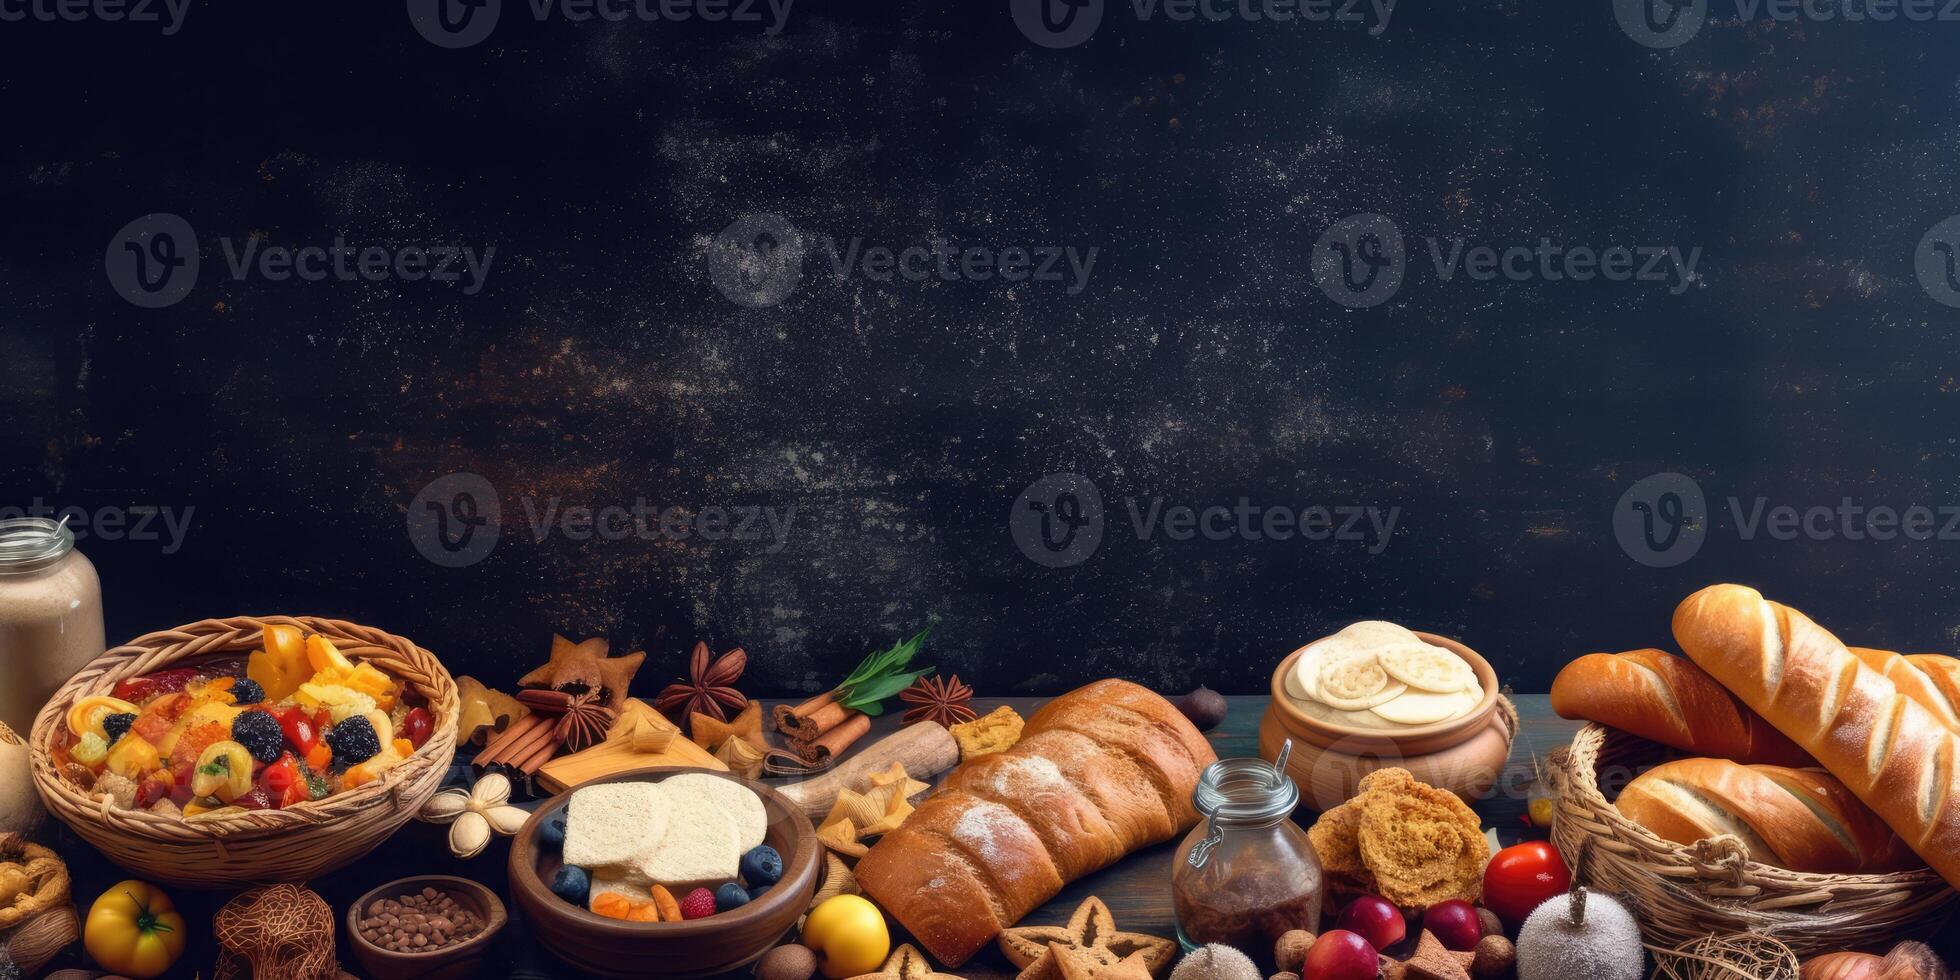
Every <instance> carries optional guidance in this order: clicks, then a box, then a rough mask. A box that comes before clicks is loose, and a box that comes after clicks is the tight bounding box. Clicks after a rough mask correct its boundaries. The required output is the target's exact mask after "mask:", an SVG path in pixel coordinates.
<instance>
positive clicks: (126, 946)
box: [82, 880, 185, 977]
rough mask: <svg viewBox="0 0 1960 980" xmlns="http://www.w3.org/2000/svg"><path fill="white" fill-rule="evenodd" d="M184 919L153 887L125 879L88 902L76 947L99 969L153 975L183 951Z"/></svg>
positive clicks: (166, 966)
mask: <svg viewBox="0 0 1960 980" xmlns="http://www.w3.org/2000/svg"><path fill="white" fill-rule="evenodd" d="M184 938H185V937H184V917H183V916H181V915H178V914H177V907H176V906H175V905H172V904H171V903H170V896H168V895H165V894H164V893H163V891H162V890H161V889H158V888H157V887H156V886H154V885H151V884H148V883H147V882H141V881H134V880H131V881H125V882H122V883H120V884H117V885H115V886H113V887H111V888H110V889H109V890H108V891H106V892H103V893H102V895H101V897H100V898H97V899H96V900H95V904H94V905H91V906H89V910H88V925H86V926H84V927H83V929H82V945H83V946H85V947H87V948H88V955H89V956H91V957H93V958H94V959H95V962H96V963H98V964H100V965H101V966H102V967H104V968H105V969H108V970H109V971H111V972H113V973H122V974H126V975H128V976H132V977H154V976H157V975H158V974H161V973H162V972H163V971H165V970H168V969H170V964H172V963H175V962H177V957H179V956H182V955H183V953H184Z"/></svg>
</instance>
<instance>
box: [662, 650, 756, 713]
mask: <svg viewBox="0 0 1960 980" xmlns="http://www.w3.org/2000/svg"><path fill="white" fill-rule="evenodd" d="M748 665H749V655H748V654H747V653H746V652H744V651H743V650H742V648H741V647H736V648H735V649H733V650H730V651H728V652H727V653H724V654H722V655H721V656H719V657H715V658H713V660H712V661H711V660H710V659H709V656H708V645H707V644H706V643H696V644H695V645H694V653H693V654H692V655H691V656H689V657H688V663H687V673H688V676H687V679H686V680H683V681H677V682H675V683H673V684H669V685H667V686H666V687H665V688H664V689H662V690H661V692H660V697H659V698H658V699H656V700H655V701H654V707H656V708H659V709H660V712H661V713H662V714H664V715H666V716H667V717H669V718H672V719H674V721H675V723H676V724H683V723H685V722H686V721H687V718H688V715H690V714H693V713H694V712H700V713H701V714H704V715H707V716H709V717H711V718H715V719H717V720H720V721H727V720H728V713H729V712H731V711H740V710H742V706H743V705H746V704H748V703H749V699H748V697H747V696H745V695H743V694H742V692H740V691H737V690H736V689H735V682H736V681H738V680H740V679H741V678H742V671H743V670H744V669H746V668H747V667H748Z"/></svg>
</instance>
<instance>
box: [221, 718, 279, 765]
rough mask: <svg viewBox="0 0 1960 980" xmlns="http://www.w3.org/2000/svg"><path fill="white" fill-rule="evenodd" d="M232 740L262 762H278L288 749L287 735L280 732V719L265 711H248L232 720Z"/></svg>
mask: <svg viewBox="0 0 1960 980" xmlns="http://www.w3.org/2000/svg"><path fill="white" fill-rule="evenodd" d="M231 740H232V741H234V742H237V743H238V744H240V745H243V746H245V751H247V752H250V753H252V758H254V759H257V760H259V761H260V762H277V761H279V753H281V752H283V751H285V749H286V733H285V732H283V731H280V730H279V719H277V718H274V717H272V715H271V714H269V713H267V712H264V711H247V712H244V713H242V714H240V715H239V716H238V717H236V718H233V719H232V720H231Z"/></svg>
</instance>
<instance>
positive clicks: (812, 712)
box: [772, 690, 851, 742]
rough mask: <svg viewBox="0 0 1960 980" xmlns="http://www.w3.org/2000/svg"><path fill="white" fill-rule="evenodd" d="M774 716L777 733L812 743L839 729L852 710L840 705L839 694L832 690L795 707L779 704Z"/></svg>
mask: <svg viewBox="0 0 1960 980" xmlns="http://www.w3.org/2000/svg"><path fill="white" fill-rule="evenodd" d="M772 714H774V715H775V717H776V730H777V731H779V732H782V733H783V734H784V735H786V736H788V737H790V738H792V739H801V740H803V741H805V742H810V741H815V740H816V739H817V737H818V736H821V735H822V734H823V733H824V732H827V731H829V730H831V729H832V728H835V727H837V725H838V724H839V723H841V722H843V721H844V719H845V718H847V717H849V716H850V714H851V709H849V708H846V707H844V706H843V705H841V704H838V703H837V692H836V691H835V690H830V691H825V692H823V693H822V694H819V695H817V696H816V697H814V698H811V699H810V700H808V701H805V702H803V703H802V704H799V705H796V706H794V707H791V706H790V705H787V704H779V705H777V706H776V710H775V711H774V712H772Z"/></svg>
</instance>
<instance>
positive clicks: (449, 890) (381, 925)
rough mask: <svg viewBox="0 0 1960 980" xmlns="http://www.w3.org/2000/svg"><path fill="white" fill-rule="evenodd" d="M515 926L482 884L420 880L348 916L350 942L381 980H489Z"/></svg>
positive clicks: (394, 885) (389, 887)
mask: <svg viewBox="0 0 1960 980" xmlns="http://www.w3.org/2000/svg"><path fill="white" fill-rule="evenodd" d="M508 921H510V916H509V914H508V913H506V912H505V911H504V903H503V901H502V900H501V899H499V898H498V897H497V893H496V892H493V891H491V890H490V889H489V888H486V887H484V886H483V885H482V884H480V883H478V882H474V881H470V880H469V879H467V878H456V877H452V876H450V875H418V876H416V877H413V878H401V879H397V880H395V881H391V882H388V883H387V884H385V885H382V886H381V887H379V888H376V889H374V890H373V891H371V892H368V893H367V894H365V895H362V896H361V897H360V900H359V901H357V902H355V903H354V904H353V906H351V907H350V908H348V910H347V937H348V942H349V943H351V944H352V945H353V947H354V955H355V957H356V958H357V959H359V960H360V961H361V965H362V966H364V967H366V968H367V975H368V976H371V977H374V978H375V980H408V978H411V977H415V978H422V980H450V978H460V977H473V976H480V975H482V973H481V968H482V966H483V958H484V955H485V954H487V953H488V952H489V951H490V946H491V944H492V942H493V941H494V940H495V939H496V936H497V933H499V932H501V931H502V930H503V928H504V923H506V922H508Z"/></svg>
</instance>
